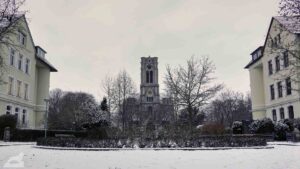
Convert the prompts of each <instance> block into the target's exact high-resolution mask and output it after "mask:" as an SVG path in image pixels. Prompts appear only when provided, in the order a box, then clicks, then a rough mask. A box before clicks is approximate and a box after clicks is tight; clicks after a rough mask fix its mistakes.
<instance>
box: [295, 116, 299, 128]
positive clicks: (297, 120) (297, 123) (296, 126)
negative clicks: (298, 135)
mask: <svg viewBox="0 0 300 169" xmlns="http://www.w3.org/2000/svg"><path fill="white" fill-rule="evenodd" d="M294 127H295V128H297V129H298V130H300V118H297V119H294Z"/></svg>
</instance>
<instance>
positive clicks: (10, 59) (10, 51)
mask: <svg viewBox="0 0 300 169" xmlns="http://www.w3.org/2000/svg"><path fill="white" fill-rule="evenodd" d="M12 53H13V55H12ZM16 53H17V51H16V50H15V49H13V48H9V65H11V66H15V64H16V63H15V62H16Z"/></svg>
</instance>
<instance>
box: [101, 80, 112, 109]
mask: <svg viewBox="0 0 300 169" xmlns="http://www.w3.org/2000/svg"><path fill="white" fill-rule="evenodd" d="M113 85H114V79H113V78H112V77H111V76H109V75H108V76H106V77H105V78H104V80H103V81H102V83H101V86H102V90H103V92H104V93H105V96H106V100H107V111H108V113H109V115H110V114H111V111H112V105H111V101H112V97H113Z"/></svg>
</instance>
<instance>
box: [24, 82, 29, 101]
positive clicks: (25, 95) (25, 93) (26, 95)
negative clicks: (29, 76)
mask: <svg viewBox="0 0 300 169" xmlns="http://www.w3.org/2000/svg"><path fill="white" fill-rule="evenodd" d="M24 99H25V100H28V84H27V83H24Z"/></svg>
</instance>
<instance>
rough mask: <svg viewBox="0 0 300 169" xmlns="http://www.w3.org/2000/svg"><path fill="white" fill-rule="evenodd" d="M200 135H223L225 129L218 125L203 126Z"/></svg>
mask: <svg viewBox="0 0 300 169" xmlns="http://www.w3.org/2000/svg"><path fill="white" fill-rule="evenodd" d="M201 133H202V134H208V135H221V134H224V133H225V127H224V125H222V124H218V123H210V124H205V125H203V127H202V131H201Z"/></svg>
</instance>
